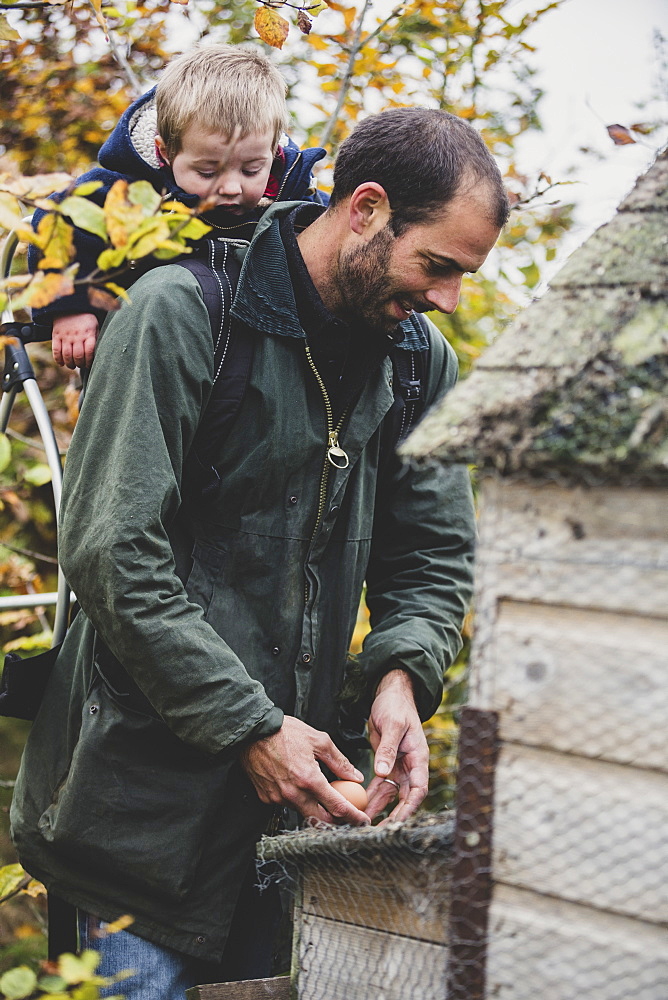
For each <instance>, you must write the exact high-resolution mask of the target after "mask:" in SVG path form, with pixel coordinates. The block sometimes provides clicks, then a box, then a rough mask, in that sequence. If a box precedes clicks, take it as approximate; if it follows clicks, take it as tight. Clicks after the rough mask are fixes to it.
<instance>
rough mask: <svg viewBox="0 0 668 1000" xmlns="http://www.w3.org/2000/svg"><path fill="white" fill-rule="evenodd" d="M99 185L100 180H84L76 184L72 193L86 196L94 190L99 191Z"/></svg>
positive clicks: (81, 196) (82, 196) (100, 183)
mask: <svg viewBox="0 0 668 1000" xmlns="http://www.w3.org/2000/svg"><path fill="white" fill-rule="evenodd" d="M101 187H102V181H84V183H83V184H77V186H76V187H75V189H74V191H73V192H72V194H76V195H79V197H80V198H87V197H88V196H89V195H91V194H93V192H94V191H99V189H100V188H101Z"/></svg>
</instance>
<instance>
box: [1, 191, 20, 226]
mask: <svg viewBox="0 0 668 1000" xmlns="http://www.w3.org/2000/svg"><path fill="white" fill-rule="evenodd" d="M22 221H23V213H22V212H21V206H20V205H19V203H18V201H17V200H16V198H15V197H14V196H13V195H11V194H8V193H7V192H5V191H0V226H2V227H3V229H7V230H12V229H16V228H17V227H18V226H20V225H21V223H22Z"/></svg>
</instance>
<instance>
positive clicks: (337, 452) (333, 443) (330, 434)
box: [304, 344, 350, 602]
mask: <svg viewBox="0 0 668 1000" xmlns="http://www.w3.org/2000/svg"><path fill="white" fill-rule="evenodd" d="M304 346H305V348H306V359H307V361H308V364H309V367H310V369H311V371H312V372H313V374H314V376H315V379H316V382H317V383H318V386H319V387H320V392H321V393H322V398H323V400H324V402H325V413H326V415H327V451H326V452H325V460H324V462H323V466H322V473H321V476H320V491H319V494H318V510H317V514H316V519H315V524H314V526H313V533H312V534H311V544H313V539H314V538H315V536H316V533H317V531H318V528H319V527H320V522H321V521H322V515H323V512H324V510H325V504H326V502H327V483H328V481H329V468H330V466H331V465H333V466H334V468H335V469H347V468H348V466H349V465H350V459H349V458H348V456H347V454H346V453H345V451H344V450H343V448H342V447H341V446H340V444H339V433H340V432H341V429H342V427H343V423H344V420H345V419H346V417H347V415H348V410H349V409H350V407H346V409H345V410H344V411H343V413H342V414H341V419H340V420H339V422H338V424H337V425H336V427H335V426H334V411H333V410H332V403H331V400H330V398H329V395H328V393H327V388H326V387H325V383H324V382H323V380H322V377H321V375H320V372H319V371H318V369H317V368H316V366H315V362H314V360H313V358H312V356H311V351H310V349H309V346H308V344H305V345H304ZM308 598H309V586H308V580H307V581H306V584H305V599H306V602H308Z"/></svg>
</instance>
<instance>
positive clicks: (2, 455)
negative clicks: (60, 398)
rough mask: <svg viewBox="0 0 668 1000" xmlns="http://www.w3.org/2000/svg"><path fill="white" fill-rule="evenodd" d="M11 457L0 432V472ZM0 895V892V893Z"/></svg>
mask: <svg viewBox="0 0 668 1000" xmlns="http://www.w3.org/2000/svg"><path fill="white" fill-rule="evenodd" d="M11 459H12V446H11V445H10V443H9V438H8V437H7V435H6V434H0V472H4V471H5V469H6V468H7V466H8V465H9V463H10V461H11ZM0 895H1V894H0Z"/></svg>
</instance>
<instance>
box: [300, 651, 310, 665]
mask: <svg viewBox="0 0 668 1000" xmlns="http://www.w3.org/2000/svg"><path fill="white" fill-rule="evenodd" d="M310 662H311V654H310V653H302V663H310Z"/></svg>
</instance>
